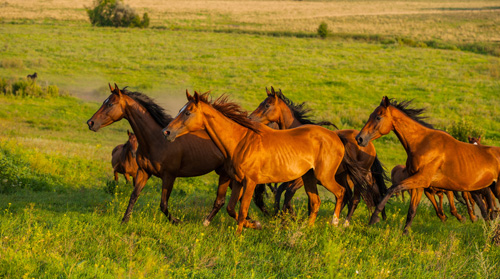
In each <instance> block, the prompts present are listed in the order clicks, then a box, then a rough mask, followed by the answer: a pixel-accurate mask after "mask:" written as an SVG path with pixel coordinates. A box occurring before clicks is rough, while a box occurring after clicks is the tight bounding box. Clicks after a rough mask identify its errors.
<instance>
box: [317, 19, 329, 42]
mask: <svg viewBox="0 0 500 279" xmlns="http://www.w3.org/2000/svg"><path fill="white" fill-rule="evenodd" d="M318 35H319V36H320V37H321V38H322V39H324V38H326V36H328V25H327V24H326V23H325V22H322V23H321V24H320V25H319V27H318Z"/></svg>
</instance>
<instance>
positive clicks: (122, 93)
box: [87, 84, 500, 233]
mask: <svg viewBox="0 0 500 279" xmlns="http://www.w3.org/2000/svg"><path fill="white" fill-rule="evenodd" d="M109 87H110V90H111V94H110V95H109V97H108V98H107V99H106V100H105V101H104V102H103V104H102V106H101V107H100V108H99V109H98V110H97V112H96V113H95V114H94V115H93V116H92V117H91V118H90V119H89V120H88V121H87V124H88V127H89V129H90V130H92V131H96V132H97V131H98V130H99V129H100V128H103V127H106V126H108V125H110V124H112V123H114V122H117V121H119V120H121V119H123V118H125V119H126V120H127V121H128V122H129V124H130V126H131V128H132V130H133V133H130V132H128V131H127V133H128V136H129V141H127V143H125V144H124V145H119V146H117V147H116V148H115V149H114V150H113V154H112V155H113V156H112V157H113V158H112V165H113V169H114V172H115V180H117V179H118V173H123V174H124V175H125V177H126V179H127V180H128V176H129V175H130V176H132V178H133V179H132V180H133V184H134V190H133V191H132V194H131V196H130V200H129V204H128V207H127V209H126V211H125V214H124V216H123V219H122V222H127V221H128V220H129V219H130V216H131V213H132V209H133V207H134V204H135V203H136V201H137V199H138V197H139V195H140V193H141V191H142V189H143V188H144V186H145V184H146V182H147V180H148V179H149V178H150V177H151V176H152V175H154V176H156V177H158V178H160V179H161V180H162V193H161V202H160V209H161V211H162V212H163V213H164V214H165V215H166V216H167V218H168V220H169V221H171V222H173V223H177V222H178V219H176V218H174V217H173V216H172V215H171V214H170V213H169V211H168V200H169V197H170V194H171V191H172V187H173V184H174V181H175V179H176V178H177V177H191V176H199V175H203V174H206V173H209V172H211V171H215V172H216V173H217V174H218V175H219V181H218V188H217V194H216V199H215V202H214V204H213V207H212V210H211V212H210V213H209V214H208V215H207V217H206V218H205V220H204V222H203V224H204V225H209V224H210V222H211V221H212V219H213V218H214V216H215V215H216V214H217V212H218V211H219V210H220V208H221V207H222V206H223V205H224V203H225V198H226V192H227V188H228V187H231V189H232V190H231V196H230V199H229V204H228V205H227V212H228V213H229V215H230V216H231V217H233V218H234V219H235V220H236V221H237V223H238V228H237V233H241V232H242V229H243V227H247V228H255V229H260V228H261V224H260V222H258V221H257V220H253V219H252V218H250V217H249V216H248V209H249V206H250V203H251V200H252V198H253V200H254V202H255V204H256V205H257V207H258V208H259V209H261V210H262V211H263V212H264V213H266V214H267V213H268V212H267V210H266V208H265V206H264V202H263V193H264V192H265V187H266V185H272V183H282V184H281V185H280V186H279V187H276V186H274V187H273V186H270V187H271V188H273V189H274V191H275V198H276V199H275V213H277V212H278V211H279V205H280V197H281V195H282V193H283V192H285V202H284V205H283V208H282V209H283V211H292V205H291V201H292V197H293V195H294V193H295V192H296V191H297V190H298V189H299V188H301V187H302V186H303V187H304V189H305V191H306V194H307V196H308V211H309V220H308V223H309V224H310V225H312V224H314V222H315V219H316V216H317V214H318V211H319V207H320V203H321V202H320V198H319V195H318V189H317V184H320V185H323V186H324V187H325V188H326V189H327V190H328V191H330V192H331V193H333V194H334V195H335V197H336V203H335V209H334V214H333V217H332V221H331V223H332V224H334V225H338V224H339V221H340V213H341V211H342V209H343V208H344V207H345V206H347V207H348V213H347V217H346V219H345V222H344V225H349V221H350V220H351V217H352V215H353V213H354V211H355V209H356V207H357V205H358V203H359V202H360V200H361V199H363V200H364V201H365V203H366V204H367V207H368V208H369V209H370V210H371V211H373V213H372V216H371V219H370V222H369V223H370V224H374V223H376V222H378V221H379V214H380V213H381V212H382V217H384V218H385V211H384V208H385V205H386V203H387V202H388V200H389V198H391V196H393V195H394V194H396V193H399V192H402V191H408V192H409V193H410V196H411V201H410V207H409V210H408V216H407V221H406V225H405V228H404V232H405V233H406V232H407V231H408V229H409V227H410V226H411V223H412V221H413V218H414V216H415V213H416V209H417V207H418V205H419V203H420V200H421V197H422V193H425V194H426V196H427V197H428V198H429V200H430V201H431V203H432V204H433V205H434V207H435V210H436V214H437V215H438V217H439V218H441V219H442V220H443V221H444V220H445V219H446V215H445V214H444V213H443V206H442V197H443V194H446V195H447V197H448V199H449V203H450V207H451V212H452V214H453V215H454V216H456V217H457V218H458V219H459V220H464V218H463V217H462V216H460V215H459V214H458V212H457V210H456V208H455V204H454V196H457V197H458V194H457V192H459V191H460V192H462V196H463V199H464V200H465V201H466V203H467V206H468V210H469V214H470V217H471V220H472V221H475V220H476V218H477V217H476V216H475V215H474V205H475V204H477V206H478V207H479V208H480V210H481V214H482V216H483V218H485V219H487V220H488V219H490V218H492V217H493V216H494V213H495V208H496V201H495V197H496V198H497V199H498V198H499V197H500V185H498V184H497V183H496V182H497V181H498V179H499V176H500V148H498V147H491V146H484V145H481V144H470V143H463V142H460V141H458V140H456V139H454V138H453V137H452V136H450V135H449V134H447V133H446V132H443V131H440V130H437V129H434V128H433V127H432V126H431V125H430V124H428V123H426V122H424V121H423V117H422V113H423V112H424V109H416V108H411V107H410V105H411V102H410V101H403V102H399V103H398V102H397V101H396V100H393V99H389V98H387V97H383V99H382V102H381V104H380V105H379V106H378V107H377V108H376V109H375V110H374V111H373V113H372V114H371V115H370V117H369V119H368V122H367V123H366V124H365V125H364V127H363V128H362V129H361V130H360V131H357V130H335V131H332V130H329V129H326V128H324V127H323V126H322V125H329V126H334V127H335V128H336V126H335V125H334V124H332V123H330V122H316V121H314V120H311V119H310V117H309V116H308V113H309V112H310V110H308V109H307V108H305V106H304V103H301V104H295V103H293V102H292V101H290V100H289V99H288V98H286V97H285V96H284V94H283V93H282V92H281V90H279V91H275V90H274V88H271V90H270V91H269V90H267V89H266V91H267V97H266V99H265V100H264V101H262V103H260V105H259V106H258V107H257V109H255V111H253V112H252V113H251V114H248V112H246V111H245V110H243V109H242V108H241V107H240V106H239V105H238V104H236V103H234V102H231V101H229V100H228V98H227V96H224V95H223V96H221V97H219V98H217V99H216V100H214V101H212V100H210V95H209V93H204V94H198V93H197V92H195V93H194V95H190V94H189V92H187V91H186V96H187V100H188V102H187V103H186V104H185V105H184V106H183V107H182V108H181V109H180V111H179V113H178V114H177V116H176V117H175V118H173V117H171V116H170V115H168V114H167V113H165V111H164V109H163V108H162V107H160V106H159V105H158V104H157V103H155V102H154V101H153V100H152V99H151V98H149V97H148V96H147V95H145V94H142V93H140V92H130V91H129V90H127V88H126V87H125V88H122V89H120V88H119V87H118V86H117V85H116V84H115V86H114V87H113V86H111V85H109ZM391 131H393V132H394V133H395V134H396V136H397V137H398V139H399V140H400V142H401V144H402V145H403V147H404V148H405V150H406V153H407V155H408V158H407V161H406V165H405V166H401V165H400V166H396V167H395V168H394V169H393V171H392V175H391V178H392V187H390V188H389V189H387V187H386V184H385V183H386V181H389V178H388V176H387V174H386V171H385V169H384V167H383V165H382V163H381V162H380V161H379V160H378V157H377V153H376V150H375V147H374V145H373V143H372V141H373V140H375V139H377V138H379V137H381V136H383V135H386V134H388V133H390V132H391ZM472 140H474V141H477V143H479V141H480V139H470V141H472ZM435 195H438V196H439V197H440V202H439V205H438V204H437V202H436V200H435ZM238 201H239V202H240V207H239V210H238V211H236V205H237V203H238Z"/></svg>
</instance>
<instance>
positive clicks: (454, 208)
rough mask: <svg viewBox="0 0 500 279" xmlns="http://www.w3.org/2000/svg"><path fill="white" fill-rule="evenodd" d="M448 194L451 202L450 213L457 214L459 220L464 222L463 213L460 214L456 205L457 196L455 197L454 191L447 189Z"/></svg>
mask: <svg viewBox="0 0 500 279" xmlns="http://www.w3.org/2000/svg"><path fill="white" fill-rule="evenodd" d="M446 196H447V197H448V202H449V203H450V213H451V214H452V215H453V216H455V217H456V218H457V219H458V221H460V222H462V223H463V222H464V221H465V219H464V217H462V215H460V214H458V210H457V208H456V207H455V198H454V197H453V192H452V191H446Z"/></svg>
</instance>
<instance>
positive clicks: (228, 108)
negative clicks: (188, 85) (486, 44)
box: [199, 92, 260, 133]
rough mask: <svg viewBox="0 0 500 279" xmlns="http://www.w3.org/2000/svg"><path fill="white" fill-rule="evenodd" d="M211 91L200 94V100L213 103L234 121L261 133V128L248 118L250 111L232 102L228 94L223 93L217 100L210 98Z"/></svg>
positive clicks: (214, 106)
mask: <svg viewBox="0 0 500 279" xmlns="http://www.w3.org/2000/svg"><path fill="white" fill-rule="evenodd" d="M209 96H210V92H206V93H203V94H200V95H199V98H200V101H202V102H204V103H206V104H209V105H211V106H212V107H213V108H214V109H216V110H217V111H219V112H220V113H222V114H223V115H224V116H226V117H227V118H229V119H231V120H233V121H234V122H236V123H238V124H240V125H241V126H243V127H245V128H248V129H250V130H252V131H254V132H255V133H259V132H260V131H259V129H258V128H257V125H255V124H256V123H255V122H254V121H252V120H251V119H250V118H248V112H247V111H245V110H244V109H242V108H241V106H240V105H238V104H236V103H234V102H230V101H229V100H228V96H227V95H224V94H223V95H221V96H220V97H219V98H217V99H216V100H215V101H211V100H209V99H208V97H209Z"/></svg>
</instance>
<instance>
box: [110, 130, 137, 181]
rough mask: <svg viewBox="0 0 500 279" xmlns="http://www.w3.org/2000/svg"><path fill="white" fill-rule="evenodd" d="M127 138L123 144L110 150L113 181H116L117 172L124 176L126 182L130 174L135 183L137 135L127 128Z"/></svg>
mask: <svg viewBox="0 0 500 279" xmlns="http://www.w3.org/2000/svg"><path fill="white" fill-rule="evenodd" d="M127 134H128V140H127V142H126V143H124V144H120V145H117V146H116V147H115V148H114V149H113V151H112V152H111V165H112V166H113V171H114V176H115V181H118V174H119V173H121V174H123V176H124V177H125V180H126V181H127V183H128V182H129V180H128V179H129V176H132V179H133V182H134V185H135V176H136V174H137V168H138V167H137V161H136V160H135V155H136V152H137V147H138V144H137V137H136V136H135V135H134V133H131V132H130V131H129V130H127Z"/></svg>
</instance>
